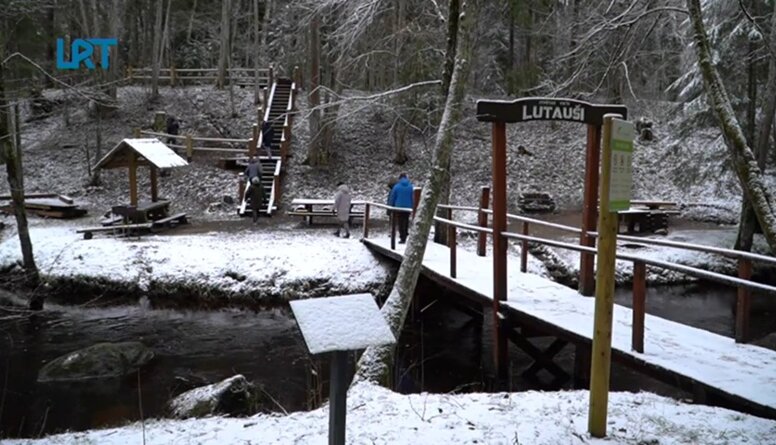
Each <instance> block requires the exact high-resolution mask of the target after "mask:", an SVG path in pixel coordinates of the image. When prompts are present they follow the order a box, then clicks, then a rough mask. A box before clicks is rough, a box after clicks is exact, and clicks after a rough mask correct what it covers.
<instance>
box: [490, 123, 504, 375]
mask: <svg viewBox="0 0 776 445" xmlns="http://www.w3.org/2000/svg"><path fill="white" fill-rule="evenodd" d="M506 230H507V132H506V124H505V123H504V122H498V121H497V122H493V330H494V336H495V338H494V348H493V354H494V356H493V361H494V365H495V369H496V376H497V380H498V384H499V385H503V386H506V380H507V377H508V375H507V374H508V363H507V341H506V338H505V337H504V332H502V331H503V329H502V326H501V323H502V320H501V317H500V316H499V311H500V306H501V302H502V301H506V300H507V289H508V288H507V240H506V238H504V236H503V235H502V233H503V232H505V231H506ZM499 389H506V388H505V387H502V388H499Z"/></svg>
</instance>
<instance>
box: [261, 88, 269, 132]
mask: <svg viewBox="0 0 776 445" xmlns="http://www.w3.org/2000/svg"><path fill="white" fill-rule="evenodd" d="M262 94H263V95H264V99H263V101H262V103H261V116H259V124H261V123H262V122H264V115H265V114H266V113H267V101H268V100H269V87H267V88H264V91H263V92H262Z"/></svg>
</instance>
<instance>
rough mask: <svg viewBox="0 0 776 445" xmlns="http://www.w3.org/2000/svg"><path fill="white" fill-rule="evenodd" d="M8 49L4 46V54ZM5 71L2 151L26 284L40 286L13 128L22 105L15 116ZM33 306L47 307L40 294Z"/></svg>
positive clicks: (1, 78) (0, 80) (0, 75)
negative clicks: (5, 49) (13, 117)
mask: <svg viewBox="0 0 776 445" xmlns="http://www.w3.org/2000/svg"><path fill="white" fill-rule="evenodd" d="M3 53H4V51H2V50H0V56H1V55H2V54H3ZM4 84H5V74H4V67H3V64H2V63H0V155H1V156H2V161H4V162H5V169H6V173H7V176H8V188H9V189H10V191H11V200H12V202H13V208H14V216H15V217H16V227H17V231H18V233H19V245H20V246H21V251H22V265H23V267H24V275H25V284H27V285H28V286H31V287H32V286H37V285H38V283H39V282H40V276H39V275H38V267H37V266H36V265H35V257H34V255H33V252H32V241H31V240H30V232H29V229H28V227H27V212H26V210H25V208H24V175H23V170H22V151H21V146H20V144H19V141H20V140H21V137H20V134H19V130H18V125H17V126H16V131H13V132H12V131H11V128H12V121H15V122H18V108H16V109H17V113H16V119H12V116H11V107H10V104H9V102H8V99H7V97H6V95H5V87H4ZM30 309H33V310H40V309H43V301H42V300H40V299H39V298H33V299H31V300H30Z"/></svg>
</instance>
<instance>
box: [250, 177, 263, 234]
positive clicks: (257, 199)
mask: <svg viewBox="0 0 776 445" xmlns="http://www.w3.org/2000/svg"><path fill="white" fill-rule="evenodd" d="M249 184H250V185H249V186H248V187H250V190H249V193H250V194H249V196H250V199H251V211H252V213H253V222H254V223H256V222H257V221H258V220H259V212H260V211H261V204H262V203H263V202H264V187H263V186H262V185H261V178H259V177H258V176H254V177H253V179H251V182H250V183H249Z"/></svg>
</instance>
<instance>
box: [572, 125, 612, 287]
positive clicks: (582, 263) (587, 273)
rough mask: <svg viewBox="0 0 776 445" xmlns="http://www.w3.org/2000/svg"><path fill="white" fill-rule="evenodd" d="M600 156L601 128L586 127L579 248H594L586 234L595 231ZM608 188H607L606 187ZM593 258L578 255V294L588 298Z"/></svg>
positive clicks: (586, 255) (593, 280) (593, 282)
mask: <svg viewBox="0 0 776 445" xmlns="http://www.w3.org/2000/svg"><path fill="white" fill-rule="evenodd" d="M600 156H601V127H600V126H598V125H588V126H587V150H586V155H585V190H584V204H583V208H582V234H581V236H580V239H579V245H580V246H587V247H595V238H593V237H591V236H588V234H587V233H588V232H594V231H595V230H596V218H597V214H598V210H597V208H598V166H599V162H600ZM607 187H608V186H607ZM594 261H595V257H594V256H593V254H592V253H588V252H581V253H580V254H579V293H580V294H582V295H586V296H590V295H593V292H594V291H595V276H594V274H593V265H594Z"/></svg>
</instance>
